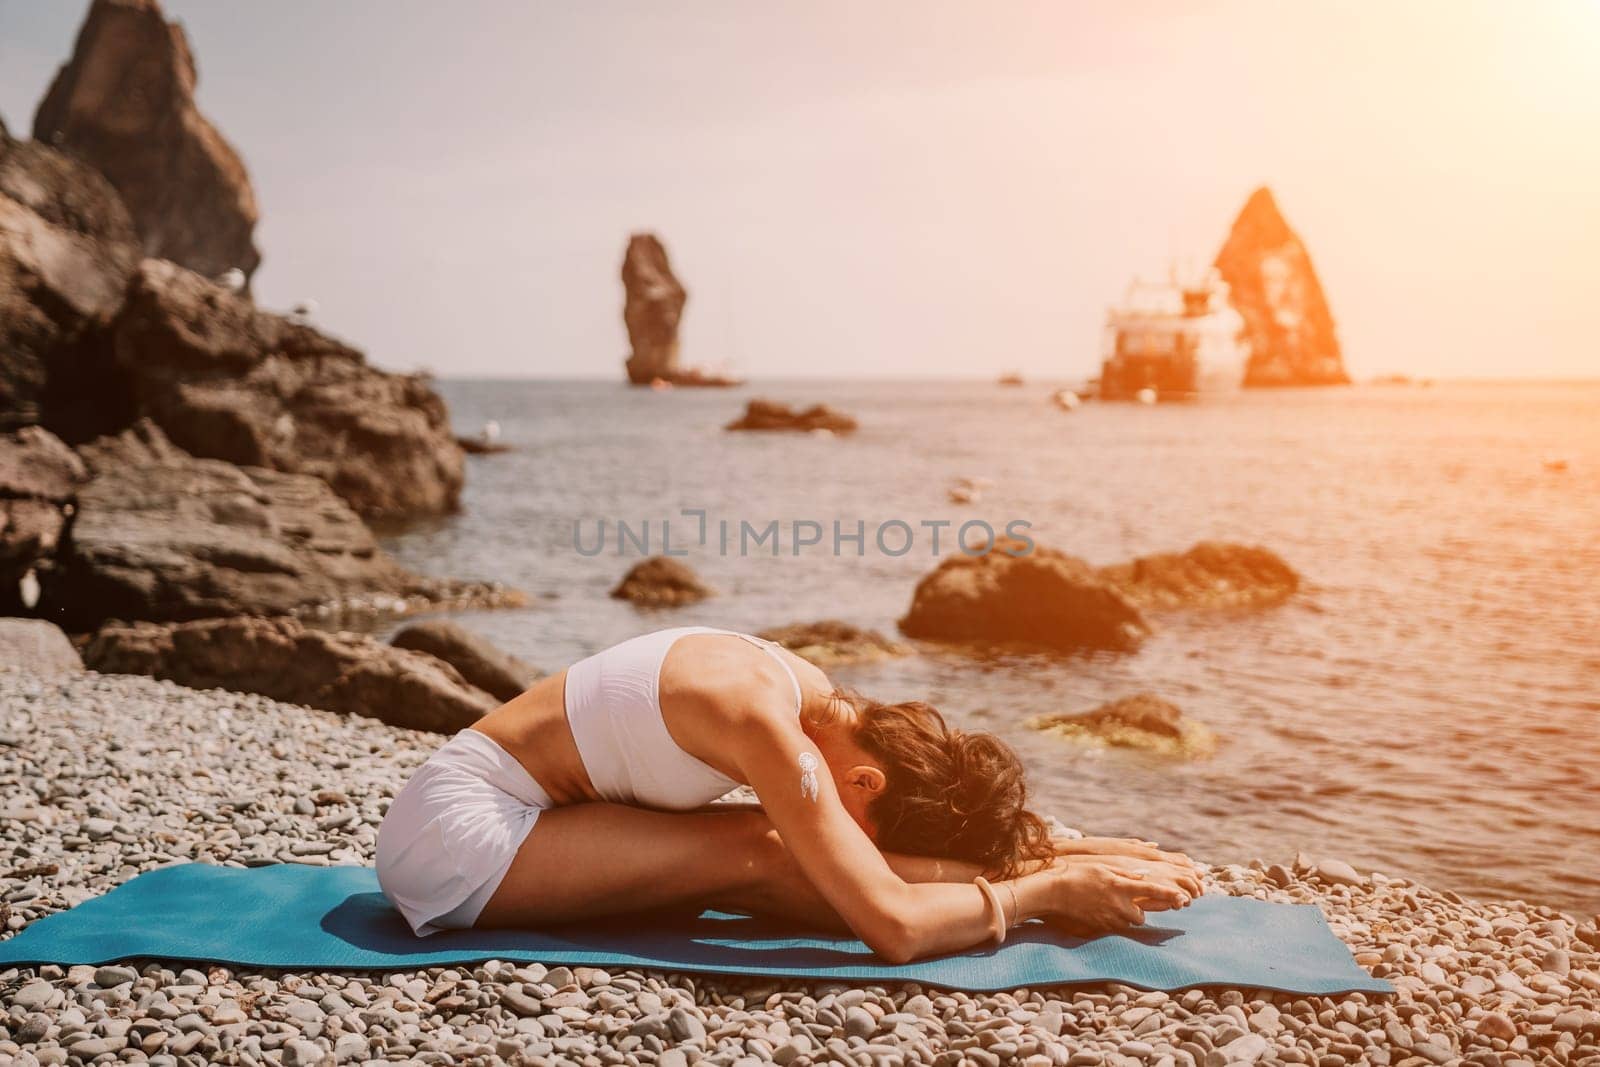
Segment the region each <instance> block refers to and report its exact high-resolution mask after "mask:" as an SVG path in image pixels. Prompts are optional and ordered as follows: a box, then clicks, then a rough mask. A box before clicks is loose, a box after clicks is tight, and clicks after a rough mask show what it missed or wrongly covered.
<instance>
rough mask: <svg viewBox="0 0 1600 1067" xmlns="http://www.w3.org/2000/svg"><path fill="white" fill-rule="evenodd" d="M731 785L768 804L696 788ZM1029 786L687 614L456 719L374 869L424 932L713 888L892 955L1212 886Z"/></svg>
mask: <svg viewBox="0 0 1600 1067" xmlns="http://www.w3.org/2000/svg"><path fill="white" fill-rule="evenodd" d="M741 783H742V784H747V785H750V786H752V787H753V788H754V789H755V792H756V795H757V796H758V797H759V798H760V801H761V803H760V806H759V807H754V806H746V807H731V806H717V807H716V808H714V809H708V808H707V807H706V805H708V804H709V803H710V802H711V801H713V800H715V799H717V798H718V797H720V796H722V795H723V794H724V793H726V792H727V791H728V790H730V789H732V788H734V787H735V786H738V785H740V784H741ZM1025 802H1026V791H1025V789H1024V785H1023V774H1022V767H1021V765H1020V764H1019V763H1018V761H1017V758H1016V756H1015V754H1014V753H1012V751H1011V750H1010V749H1009V748H1007V747H1006V746H1005V744H1003V743H1002V742H1001V741H999V740H998V739H997V738H995V737H993V736H992V735H989V734H981V733H963V732H962V731H959V730H953V729H950V728H948V727H946V726H945V724H944V721H943V719H941V718H940V716H939V714H938V712H936V711H934V710H933V709H932V708H931V707H929V706H928V705H926V704H921V703H905V704H880V703H877V702H874V701H871V700H867V699H865V698H863V697H860V696H857V695H855V694H853V693H847V692H843V691H840V690H838V689H836V688H835V687H834V686H833V685H832V683H830V682H829V681H828V678H827V676H826V675H824V674H823V673H822V671H820V670H818V669H817V668H816V667H815V666H813V665H812V664H810V663H808V662H807V661H805V660H803V659H800V658H799V657H797V656H795V655H793V654H792V653H790V652H788V651H786V650H785V649H783V648H780V647H779V646H777V645H774V644H771V643H769V642H766V641H762V640H760V639H759V638H755V637H750V636H748V635H745V634H737V633H732V632H729V631H725V630H715V629H711V628H707V627H685V628H680V629H675V630H662V631H660V632H657V633H651V634H645V635H643V636H641V637H636V638H633V639H632V640H629V641H624V642H623V643H622V644H620V645H616V646H615V647H613V648H609V649H606V650H605V651H603V652H600V653H598V654H596V655H593V656H590V657H589V658H588V659H585V660H582V661H581V662H579V663H576V664H574V665H572V666H571V667H569V668H567V669H566V670H565V671H563V672H561V673H559V674H555V675H552V676H550V677H548V678H545V679H543V680H541V681H539V682H538V683H536V684H535V685H534V686H533V687H532V688H530V689H529V690H527V691H526V692H525V693H523V694H522V695H521V696H519V697H517V698H516V699H514V700H512V701H510V702H509V703H507V704H504V705H502V706H501V707H500V708H498V709H496V710H495V711H493V712H491V713H490V714H488V715H486V716H484V717H483V719H481V720H480V721H478V722H477V723H475V724H474V725H473V726H472V727H470V728H468V729H466V730H462V731H461V732H460V733H458V734H457V735H456V736H455V737H453V738H451V739H450V741H448V742H447V743H446V744H445V745H444V746H443V747H442V748H440V749H439V751H438V752H436V753H434V755H433V756H432V757H431V758H430V759H429V760H428V761H427V762H426V763H425V764H423V765H422V767H421V768H419V769H418V770H417V772H416V774H415V775H414V776H413V777H412V778H411V780H410V781H409V782H408V783H407V784H406V785H405V787H404V788H403V789H402V790H401V791H400V794H399V795H398V796H397V797H395V800H394V803H393V805H392V806H391V807H390V808H389V811H388V814H387V815H386V816H385V817H384V820H383V825H382V827H381V829H380V830H379V833H378V857H377V866H378V879H379V881H380V882H381V884H382V886H383V891H384V893H385V894H386V895H387V896H388V898H389V899H390V901H392V902H393V903H394V905H395V907H396V908H398V909H399V910H400V912H401V914H402V915H404V916H405V918H406V921H407V922H409V923H410V924H411V927H412V929H413V930H415V931H416V932H417V933H418V934H430V933H434V932H435V931H438V930H441V929H448V928H460V927H471V926H479V927H490V926H501V927H503V926H540V925H544V924H550V923H557V922H563V921H567V920H572V919H582V918H590V917H594V916H603V915H613V914H617V913H621V912H628V911H641V910H646V909H652V908H661V907H668V906H695V907H701V906H704V907H720V908H724V909H728V910H734V911H745V912H750V913H755V914H763V915H779V916H789V917H793V918H796V919H798V920H801V921H802V922H805V923H807V924H809V925H813V926H816V925H822V926H826V927H828V928H832V929H838V930H843V929H848V930H850V931H853V932H854V933H855V935H856V936H858V937H859V938H861V940H863V941H865V942H866V943H867V945H869V946H870V947H871V948H872V949H873V950H874V951H875V952H876V953H877V954H878V955H880V956H882V957H883V958H885V959H887V960H890V961H894V962H901V961H905V960H909V959H914V958H916V957H919V956H926V955H931V954H934V953H941V952H952V951H957V950H960V949H964V948H969V947H971V946H974V945H979V944H982V943H985V942H994V941H999V940H1004V938H1005V934H1006V931H1007V930H1008V929H1009V928H1010V927H1012V926H1015V925H1016V924H1017V923H1019V922H1022V921H1023V920H1026V919H1030V918H1043V919H1045V920H1046V921H1049V922H1053V923H1056V924H1057V925H1059V926H1061V927H1063V928H1065V929H1067V930H1069V931H1072V932H1075V933H1090V932H1104V931H1110V930H1116V929H1121V928H1125V927H1127V926H1132V925H1137V924H1139V923H1141V922H1143V921H1144V913H1145V912H1146V911H1150V910H1158V909H1166V908H1178V907H1182V906H1184V905H1185V904H1187V903H1189V901H1190V900H1191V899H1192V898H1193V897H1194V896H1196V895H1198V894H1199V893H1200V892H1201V887H1200V879H1199V876H1198V874H1197V872H1196V869H1195V867H1194V865H1192V864H1191V863H1190V861H1189V860H1188V859H1187V858H1186V857H1184V856H1182V855H1179V854H1176V853H1169V852H1162V851H1160V850H1158V849H1157V848H1155V847H1154V846H1153V845H1149V844H1147V843H1145V842H1139V841H1125V840H1120V839H1105V838H1088V839H1079V840H1072V841H1068V840H1063V839H1052V838H1051V837H1050V836H1049V833H1048V831H1047V829H1046V827H1045V824H1044V823H1043V821H1042V820H1040V819H1039V818H1038V817H1037V816H1035V815H1034V814H1032V813H1031V812H1029V811H1027V810H1026V809H1025V807H1024V805H1025Z"/></svg>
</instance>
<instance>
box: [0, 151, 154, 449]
mask: <svg viewBox="0 0 1600 1067" xmlns="http://www.w3.org/2000/svg"><path fill="white" fill-rule="evenodd" d="M138 260H139V253H138V238H137V237H136V235H135V234H134V230H133V224H132V223H131V222H130V221H129V220H128V213H127V211H126V210H125V209H124V208H123V206H122V202H121V201H120V200H119V199H118V198H117V194H116V191H115V190H113V189H112V188H111V186H110V184H109V183H108V182H107V181H106V180H105V179H104V178H103V177H101V176H100V175H99V174H98V173H96V172H95V171H94V170H92V169H90V168H89V167H86V166H84V165H83V164H82V163H79V162H77V161H75V160H72V159H68V158H67V157H65V156H63V155H62V154H61V153H59V152H55V151H52V150H50V149H49V148H46V147H44V146H43V145H40V144H36V143H34V142H29V141H14V140H11V139H10V138H9V137H7V136H5V135H4V134H3V133H0V430H9V429H15V428H17V427H19V426H28V425H32V424H34V423H38V422H55V421H57V420H56V418H55V417H54V416H55V414H56V412H55V410H54V409H55V408H57V407H59V406H60V403H59V402H60V401H61V400H62V399H63V398H64V395H65V394H67V393H68V392H69V390H67V388H66V383H68V382H72V383H73V384H74V386H75V389H76V390H77V391H80V392H81V391H84V390H83V385H84V383H85V382H95V381H97V380H98V378H99V375H98V374H97V373H95V371H96V369H97V367H98V352H97V349H96V345H95V344H94V343H92V339H91V337H90V335H92V334H94V333H95V331H96V330H97V328H98V326H99V325H100V324H101V323H102V322H103V321H104V320H105V319H107V318H108V317H110V316H111V315H112V314H114V313H115V312H116V310H117V308H118V307H119V306H120V305H121V303H122V293H123V290H124V289H125V288H126V286H127V281H128V277H129V275H131V274H132V273H133V269H134V267H135V265H136V264H137V263H138ZM87 392H90V393H95V394H97V395H96V398H95V399H94V400H89V399H74V400H73V403H74V404H75V405H76V406H79V407H93V406H98V405H102V404H106V403H109V404H111V405H112V406H116V403H117V400H116V398H115V397H108V396H104V395H101V391H100V390H93V389H92V390H87Z"/></svg>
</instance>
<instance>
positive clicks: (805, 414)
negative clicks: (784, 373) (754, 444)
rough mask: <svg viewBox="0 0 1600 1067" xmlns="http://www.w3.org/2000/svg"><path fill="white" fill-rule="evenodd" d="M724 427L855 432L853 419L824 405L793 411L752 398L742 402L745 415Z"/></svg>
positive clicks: (771, 401) (735, 428)
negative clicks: (744, 403) (746, 402)
mask: <svg viewBox="0 0 1600 1067" xmlns="http://www.w3.org/2000/svg"><path fill="white" fill-rule="evenodd" d="M723 429H725V430H788V431H791V432H798V433H806V432H809V431H812V430H826V431H827V432H828V433H854V432H855V430H856V420H855V419H853V418H851V417H850V416H849V415H846V414H845V413H844V412H842V411H835V410H833V409H832V408H830V407H829V406H828V405H826V404H813V405H811V406H810V407H808V408H803V409H799V410H796V409H795V408H791V407H790V406H789V405H788V404H780V403H778V402H777V401H776V400H760V399H756V400H752V401H750V402H749V403H748V404H746V405H745V409H744V414H743V415H741V416H739V417H738V418H737V419H734V420H733V421H732V422H730V423H728V425H726V426H724V427H723Z"/></svg>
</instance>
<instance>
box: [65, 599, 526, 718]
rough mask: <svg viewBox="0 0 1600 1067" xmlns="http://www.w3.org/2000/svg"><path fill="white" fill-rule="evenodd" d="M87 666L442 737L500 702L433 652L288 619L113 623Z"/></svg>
mask: <svg viewBox="0 0 1600 1067" xmlns="http://www.w3.org/2000/svg"><path fill="white" fill-rule="evenodd" d="M84 662H85V663H86V664H87V665H88V666H89V667H90V668H92V669H94V670H97V671H100V672H102V673H105V674H146V675H150V676H151V677H155V678H165V679H167V680H169V681H173V682H176V683H178V684H179V685H185V686H189V687H190V688H194V689H230V690H234V691H236V692H241V693H260V694H262V695H263V696H268V697H271V698H272V699H274V700H282V701H287V702H288V703H291V704H305V705H307V706H309V707H313V708H324V709H326V710H328V711H334V712H339V713H340V714H343V715H364V716H367V717H369V718H374V719H381V720H382V721H384V722H386V723H390V724H391V725H394V726H404V727H409V728H411V729H415V730H432V731H435V732H437V733H446V734H448V733H454V732H455V731H457V730H461V729H464V728H465V727H467V726H470V725H472V724H473V723H474V722H476V721H477V720H478V719H480V718H482V717H483V716H484V715H485V714H487V713H488V712H490V711H492V710H494V708H495V706H496V704H497V701H496V700H495V698H494V697H492V696H490V695H489V694H488V693H485V692H483V691H482V690H480V689H477V688H475V687H473V686H471V685H469V684H468V683H467V682H466V680H465V679H463V678H462V677H461V675H460V674H459V673H458V672H457V671H456V669H455V668H454V667H452V666H450V665H449V664H448V663H445V662H443V661H441V660H438V659H435V658H434V657H433V656H430V655H427V654H425V653H422V652H412V651H409V650H407V649H402V648H395V647H393V646H391V645H386V644H384V643H383V642H381V641H377V640H375V639H373V638H371V637H367V636H365V635H361V634H353V633H329V632H325V631H321V630H312V629H308V628H307V627H306V626H304V625H303V624H301V623H300V622H298V621H296V620H294V619H283V618H278V619H264V618H249V617H242V618H231V619H205V620H200V621H196V622H184V623H166V624H156V623H131V624H125V623H112V624H110V625H108V626H106V627H105V628H104V629H102V630H100V632H99V633H97V634H95V636H94V638H93V639H92V640H91V641H90V642H89V645H88V647H87V648H86V649H85V650H84Z"/></svg>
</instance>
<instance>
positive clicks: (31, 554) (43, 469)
mask: <svg viewBox="0 0 1600 1067" xmlns="http://www.w3.org/2000/svg"><path fill="white" fill-rule="evenodd" d="M88 476H89V474H88V470H87V469H86V468H85V467H84V465H83V460H81V459H79V458H78V456H77V454H76V453H75V452H73V451H72V449H70V448H68V447H67V446H66V445H64V444H62V443H61V441H60V439H59V438H57V437H55V436H54V435H53V434H51V433H49V432H48V431H46V430H44V429H43V428H41V427H38V426H25V427H23V428H22V429H20V430H18V431H16V432H15V433H9V434H0V612H5V613H16V612H20V611H23V610H26V609H27V608H29V607H30V605H29V604H27V603H26V602H25V599H24V597H23V596H22V592H21V583H22V581H23V579H24V578H25V577H26V576H27V575H28V574H30V573H31V572H32V571H33V569H34V568H35V567H36V566H39V565H41V564H42V565H43V566H45V567H48V566H49V562H50V560H52V559H53V558H54V556H55V553H56V547H57V545H58V544H59V542H60V540H61V532H62V530H63V528H64V527H65V526H66V523H67V513H68V509H69V508H70V507H71V505H72V501H73V499H74V498H75V497H76V496H77V494H78V486H79V485H81V484H82V483H83V482H84V481H86V480H87V479H88Z"/></svg>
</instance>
